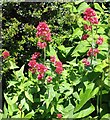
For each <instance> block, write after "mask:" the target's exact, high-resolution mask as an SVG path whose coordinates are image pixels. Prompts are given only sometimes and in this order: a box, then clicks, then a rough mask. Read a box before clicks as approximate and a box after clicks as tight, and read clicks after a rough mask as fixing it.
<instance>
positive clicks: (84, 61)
mask: <svg viewBox="0 0 110 120" xmlns="http://www.w3.org/2000/svg"><path fill="white" fill-rule="evenodd" d="M82 63H84V65H85V66H90V62H89V61H88V60H87V59H86V58H84V59H83V60H82Z"/></svg>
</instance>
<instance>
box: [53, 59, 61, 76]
mask: <svg viewBox="0 0 110 120" xmlns="http://www.w3.org/2000/svg"><path fill="white" fill-rule="evenodd" d="M54 64H55V67H56V69H55V72H56V73H57V74H61V73H62V72H63V65H62V62H60V61H55V63H54Z"/></svg>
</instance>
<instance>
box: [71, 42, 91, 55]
mask: <svg viewBox="0 0 110 120" xmlns="http://www.w3.org/2000/svg"><path fill="white" fill-rule="evenodd" d="M89 47H90V45H89V43H88V42H87V41H81V42H80V43H79V44H78V45H77V46H76V48H75V49H74V51H73V53H72V56H76V53H77V54H79V53H85V52H86V51H87V50H88V49H89Z"/></svg>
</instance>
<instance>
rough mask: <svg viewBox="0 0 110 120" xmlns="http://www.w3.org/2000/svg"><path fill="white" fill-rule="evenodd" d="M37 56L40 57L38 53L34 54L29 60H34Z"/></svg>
mask: <svg viewBox="0 0 110 120" xmlns="http://www.w3.org/2000/svg"><path fill="white" fill-rule="evenodd" d="M39 56H40V52H35V53H34V54H33V55H32V57H31V59H32V60H35V59H37V58H38V57H39Z"/></svg>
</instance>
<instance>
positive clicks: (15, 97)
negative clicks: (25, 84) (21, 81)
mask: <svg viewBox="0 0 110 120" xmlns="http://www.w3.org/2000/svg"><path fill="white" fill-rule="evenodd" d="M17 100H18V96H14V97H13V99H12V101H13V104H14V103H16V102H17Z"/></svg>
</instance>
